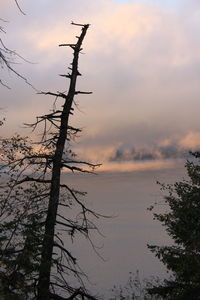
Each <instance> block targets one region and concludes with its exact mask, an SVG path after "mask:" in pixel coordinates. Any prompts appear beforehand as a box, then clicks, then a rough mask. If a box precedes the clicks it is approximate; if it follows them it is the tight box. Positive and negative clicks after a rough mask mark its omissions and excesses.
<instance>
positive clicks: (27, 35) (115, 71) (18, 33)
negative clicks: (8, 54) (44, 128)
mask: <svg viewBox="0 0 200 300" xmlns="http://www.w3.org/2000/svg"><path fill="white" fill-rule="evenodd" d="M19 4H20V6H21V8H22V10H23V11H24V12H25V13H26V15H25V16H24V15H22V14H21V13H20V12H19V10H18V9H17V7H16V5H15V3H14V1H12V0H9V1H7V0H3V1H1V17H2V18H3V19H5V20H8V21H9V22H8V23H6V22H5V23H3V24H2V25H3V26H4V29H5V30H6V34H2V39H3V40H4V43H5V44H6V46H7V47H9V48H11V49H14V50H16V51H17V52H18V53H19V54H20V55H22V56H23V57H24V58H26V59H27V60H29V61H30V62H32V63H31V64H30V63H26V62H23V61H21V60H20V59H17V60H16V63H17V64H15V65H14V67H15V68H16V69H17V70H18V71H19V72H20V73H21V74H23V75H24V76H26V77H27V78H28V80H29V81H30V82H31V83H32V84H33V85H34V86H35V87H36V89H37V90H43V91H49V90H51V91H58V90H62V91H64V90H65V89H66V87H67V85H66V82H65V80H64V79H62V78H61V77H59V76H58V74H61V73H64V72H65V70H66V67H67V66H68V65H69V63H70V61H71V51H70V50H68V49H66V48H59V47H58V44H60V43H66V42H73V41H74V36H75V35H77V34H79V28H77V27H75V26H71V25H70V23H71V21H72V20H73V21H74V22H80V23H90V24H91V27H90V29H89V31H88V35H87V37H86V39H85V41H84V50H83V52H84V53H85V55H81V57H80V72H81V73H82V74H83V76H82V77H81V78H80V80H79V83H78V89H83V90H86V91H93V94H92V95H89V96H88V95H87V96H85V95H83V96H79V97H78V98H77V103H78V107H79V110H78V111H77V113H76V115H75V116H74V118H73V120H72V122H73V124H75V125H77V126H80V127H81V128H83V134H82V136H81V138H80V140H79V141H77V143H76V149H77V151H78V152H79V153H80V154H81V153H83V152H84V155H85V156H86V157H90V158H93V159H94V160H95V161H99V160H100V161H103V162H104V161H108V160H111V161H112V162H113V163H115V162H116V163H118V162H119V161H129V162H130V161H132V160H135V161H140V160H144V159H145V158H147V160H148V159H149V160H151V161H155V160H157V159H163V158H173V157H175V158H177V157H179V156H180V157H181V156H182V154H183V152H184V151H185V150H188V149H190V148H192V149H196V148H198V147H199V146H200V126H199V110H200V101H199V95H200V84H199V77H200V2H199V1H197V0H181V1H178V0H173V1H164V0H149V1H148V0H146V1H145V0H144V1H142V0H141V1H139V0H135V1H134V0H132V1H131V0H129V1H125V0H124V1H123V0H59V1H55V0H48V1H47V0H40V1H32V0H20V1H19ZM3 80H4V81H5V82H7V83H8V84H9V86H10V87H11V90H8V89H6V88H2V87H1V94H2V96H1V108H3V110H2V115H3V116H5V117H6V119H7V121H6V124H5V126H4V128H3V129H2V131H4V134H5V133H6V134H8V133H9V134H11V133H13V132H19V131H20V132H23V134H25V135H27V134H29V131H27V130H23V129H22V128H21V127H22V124H23V123H24V122H25V123H26V122H31V121H34V118H35V116H37V115H41V114H42V113H44V112H45V113H46V112H48V111H49V109H51V104H52V102H53V100H54V99H52V98H48V97H45V96H41V95H37V94H36V92H35V91H34V90H33V89H31V88H30V87H29V86H28V85H26V84H25V83H24V82H23V81H22V80H19V79H18V78H16V77H15V76H14V75H13V74H11V73H7V72H4V73H3Z"/></svg>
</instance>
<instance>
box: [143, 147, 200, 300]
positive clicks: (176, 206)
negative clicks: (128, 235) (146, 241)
mask: <svg viewBox="0 0 200 300" xmlns="http://www.w3.org/2000/svg"><path fill="white" fill-rule="evenodd" d="M192 155H193V159H192V160H191V161H187V163H186V170H187V175H188V177H189V179H188V180H183V181H180V182H176V183H175V184H172V185H167V186H165V185H162V189H164V190H167V191H168V195H167V196H165V198H164V199H165V204H166V205H167V208H168V209H167V210H166V211H165V212H163V213H154V218H155V219H156V220H159V221H160V222H161V223H162V224H163V226H165V227H166V231H167V233H168V234H169V235H170V237H171V238H172V240H173V241H174V244H173V245H169V246H155V245H148V248H149V249H150V250H151V251H152V252H153V253H155V255H156V256H157V257H158V258H159V259H160V260H161V261H162V262H163V263H164V264H165V265H166V267H167V269H168V270H169V271H171V272H172V276H171V278H170V279H168V280H165V281H164V282H163V284H161V285H158V286H155V287H154V288H152V289H150V292H151V294H155V295H156V294H157V295H161V296H163V298H164V299H173V300H176V299H195V300H197V299H200V241H199V236H200V165H199V159H200V152H195V153H192Z"/></svg>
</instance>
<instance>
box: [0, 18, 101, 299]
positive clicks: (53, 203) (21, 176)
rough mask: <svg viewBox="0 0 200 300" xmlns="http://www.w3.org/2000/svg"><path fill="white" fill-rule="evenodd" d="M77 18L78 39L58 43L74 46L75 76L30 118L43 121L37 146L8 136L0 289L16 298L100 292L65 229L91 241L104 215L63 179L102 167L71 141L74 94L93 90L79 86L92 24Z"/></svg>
mask: <svg viewBox="0 0 200 300" xmlns="http://www.w3.org/2000/svg"><path fill="white" fill-rule="evenodd" d="M72 25H75V26H79V27H80V28H81V34H80V36H77V42H76V43H73V44H61V45H60V46H67V47H70V48H71V49H72V50H73V61H72V63H71V67H70V68H69V72H68V73H67V74H65V75H61V76H63V77H66V78H67V79H68V80H69V89H68V92H55V93H54V92H43V93H41V94H44V95H50V96H53V97H55V98H56V100H58V99H60V101H61V103H58V104H56V105H54V106H53V109H52V111H51V112H50V113H48V114H45V115H43V116H40V117H38V118H37V120H36V122H35V123H33V124H29V125H28V126H30V127H31V128H33V130H34V129H35V128H36V127H38V126H40V125H41V124H43V125H44V130H43V136H42V140H41V142H39V146H40V147H37V149H39V150H36V149H35V147H34V146H33V145H30V143H29V142H28V141H27V139H22V138H20V137H19V136H17V137H14V138H13V139H12V140H2V146H3V148H2V149H4V150H3V151H2V153H1V160H2V172H3V173H4V178H6V177H5V176H7V177H10V180H8V181H6V183H3V184H2V189H3V190H4V194H3V195H2V196H1V199H0V200H1V201H0V203H1V207H0V217H1V218H2V222H1V225H0V234H1V235H2V239H1V238H0V246H1V248H0V255H1V257H0V261H1V265H2V268H0V295H1V287H2V295H4V294H5V295H6V296H7V294H6V293H7V292H6V291H9V293H8V295H9V297H10V299H11V296H13V295H14V297H15V298H14V299H18V298H17V297H21V296H23V297H24V298H19V299H37V300H50V299H51V300H52V299H55V300H67V299H68V300H69V299H91V300H92V299H95V297H93V296H91V295H90V294H89V292H88V291H87V290H86V288H85V287H84V284H83V281H82V276H84V273H83V272H82V271H81V270H80V269H79V266H78V263H77V259H76V258H75V257H74V256H73V254H72V253H71V252H70V250H69V248H67V246H66V245H65V242H64V239H63V238H62V235H60V234H61V232H64V233H65V234H66V233H67V235H68V237H70V240H71V239H72V240H73V238H74V235H75V234H76V233H79V234H82V235H84V236H85V238H87V239H88V240H89V241H91V238H90V231H91V230H97V228H96V226H95V224H94V222H93V219H94V218H98V217H100V215H99V214H97V213H96V212H95V211H93V210H91V209H90V208H88V207H87V206H86V204H85V202H84V195H85V193H83V192H80V191H77V190H74V189H73V188H71V187H70V186H69V185H68V184H65V183H62V182H61V175H62V172H63V171H66V170H69V171H72V172H88V173H93V172H94V169H95V168H96V167H98V166H99V165H96V164H92V163H89V162H85V161H81V160H78V159H77V157H76V156H75V155H74V153H73V152H72V151H71V149H70V146H69V142H70V140H71V139H72V138H74V137H75V136H76V134H77V133H78V132H80V129H78V128H74V127H72V126H71V125H70V123H69V121H70V116H71V115H72V114H73V112H74V104H75V99H74V98H75V96H76V95H79V94H91V92H84V91H78V90H76V82H77V77H78V76H81V74H80V72H79V69H78V60H79V54H80V53H81V51H82V42H83V40H84V37H85V35H86V32H87V30H88V28H89V24H86V25H83V24H76V23H73V22H72ZM72 208H73V210H72ZM71 211H73V212H74V217H72V216H71ZM5 216H6V218H5ZM23 258H26V260H23ZM71 274H72V275H73V276H74V277H75V278H76V279H78V281H77V282H76V283H74V282H73V280H71V279H70V275H71ZM11 279H12V280H11ZM3 293H4V294H3Z"/></svg>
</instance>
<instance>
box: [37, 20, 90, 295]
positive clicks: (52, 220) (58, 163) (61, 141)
mask: <svg viewBox="0 0 200 300" xmlns="http://www.w3.org/2000/svg"><path fill="white" fill-rule="evenodd" d="M73 25H78V26H81V27H82V32H81V35H80V36H79V37H78V41H77V43H76V44H63V45H60V46H69V47H71V48H72V49H73V51H74V58H73V62H72V68H71V74H70V75H66V77H69V78H70V86H69V91H68V94H67V95H65V94H62V95H61V94H58V95H57V96H58V97H59V96H60V97H62V98H64V99H65V102H64V105H63V110H62V113H61V117H60V119H61V121H60V127H59V132H58V138H57V143H56V148H55V154H54V157H53V168H52V178H51V188H50V198H49V206H48V211H47V217H46V222H45V234H44V239H43V245H42V254H41V265H40V272H39V281H38V295H37V300H49V299H51V293H50V276H51V265H52V254H53V247H54V234H55V224H56V216H57V210H58V204H59V194H60V176H61V168H62V156H63V152H64V147H65V142H66V139H67V135H68V126H69V124H68V121H69V115H70V113H71V108H72V103H73V99H74V96H75V95H76V94H78V93H81V92H77V91H76V89H75V88H76V80H77V76H78V75H80V73H79V71H78V59H79V53H80V51H81V45H82V42H83V39H84V37H85V35H86V32H87V29H88V27H89V25H88V24H87V25H81V24H74V23H73ZM49 94H50V93H49Z"/></svg>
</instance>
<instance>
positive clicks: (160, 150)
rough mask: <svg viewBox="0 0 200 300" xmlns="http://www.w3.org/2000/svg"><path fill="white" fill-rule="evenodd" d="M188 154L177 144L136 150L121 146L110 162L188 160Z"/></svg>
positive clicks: (187, 150)
mask: <svg viewBox="0 0 200 300" xmlns="http://www.w3.org/2000/svg"><path fill="white" fill-rule="evenodd" d="M188 153H189V149H183V148H180V147H179V146H178V145H176V144H171V145H167V146H157V147H154V148H148V147H146V148H134V147H126V146H121V147H119V148H118V149H116V150H115V153H114V155H113V156H111V157H110V158H109V160H110V161H114V162H125V161H151V160H157V159H176V158H186V157H187V156H188V155H189V154H188Z"/></svg>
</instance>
